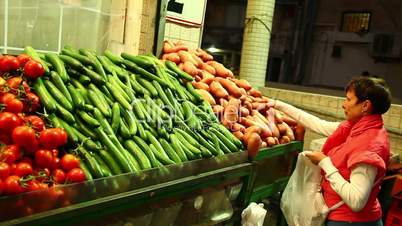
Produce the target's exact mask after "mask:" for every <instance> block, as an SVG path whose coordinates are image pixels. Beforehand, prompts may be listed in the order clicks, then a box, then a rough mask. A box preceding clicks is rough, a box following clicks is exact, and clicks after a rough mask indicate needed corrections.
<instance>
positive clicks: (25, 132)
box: [11, 126, 36, 148]
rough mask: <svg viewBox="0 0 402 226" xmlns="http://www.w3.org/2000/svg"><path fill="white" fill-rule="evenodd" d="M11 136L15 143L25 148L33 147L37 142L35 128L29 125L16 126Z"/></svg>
mask: <svg viewBox="0 0 402 226" xmlns="http://www.w3.org/2000/svg"><path fill="white" fill-rule="evenodd" d="M11 138H12V139H13V142H14V143H15V144H17V145H20V146H21V147H24V148H29V147H32V146H33V145H35V142H36V136H35V130H34V129H32V128H30V127H28V126H18V127H16V128H15V129H14V130H13V132H12V134H11Z"/></svg>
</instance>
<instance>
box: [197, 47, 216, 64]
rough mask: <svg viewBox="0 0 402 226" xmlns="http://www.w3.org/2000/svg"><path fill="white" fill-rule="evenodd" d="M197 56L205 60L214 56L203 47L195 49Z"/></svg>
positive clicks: (209, 59)
mask: <svg viewBox="0 0 402 226" xmlns="http://www.w3.org/2000/svg"><path fill="white" fill-rule="evenodd" d="M195 52H196V54H197V56H199V57H201V58H202V59H203V60H204V61H205V62H206V61H211V60H214V57H213V56H212V55H210V54H208V53H207V52H205V51H204V50H203V49H200V48H197V49H196V50H195Z"/></svg>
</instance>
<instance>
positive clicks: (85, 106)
mask: <svg viewBox="0 0 402 226" xmlns="http://www.w3.org/2000/svg"><path fill="white" fill-rule="evenodd" d="M26 53H27V54H29V55H35V56H36V58H37V56H39V57H40V61H41V63H42V64H44V65H45V66H46V68H47V70H46V76H44V77H41V78H39V79H37V80H36V81H35V83H34V90H35V92H36V93H37V95H38V96H39V97H40V100H41V103H42V105H43V107H44V110H43V111H44V112H43V113H44V115H47V118H48V119H49V121H50V122H51V123H52V124H53V125H54V126H56V127H61V128H64V129H65V130H66V132H67V133H68V138H69V145H70V148H71V149H74V151H75V153H77V154H78V155H79V156H80V158H81V160H82V161H81V167H82V169H83V170H84V171H85V173H86V176H87V178H88V179H95V178H100V177H107V176H111V175H117V174H121V173H127V172H138V171H141V170H146V169H150V168H154V167H161V166H163V165H169V164H179V163H182V162H185V161H190V160H194V159H200V158H210V157H213V156H219V155H224V154H226V153H231V152H237V151H241V150H242V149H243V145H242V142H240V140H238V139H237V138H236V137H235V136H233V135H232V133H231V132H230V131H228V130H227V129H226V128H225V127H224V126H222V125H220V124H219V121H218V119H217V118H216V116H215V114H214V113H213V111H212V109H211V107H210V105H209V104H208V103H207V102H205V101H204V100H203V99H202V98H201V97H200V96H199V94H198V93H197V92H195V90H194V87H193V86H192V84H191V81H192V80H193V78H192V77H191V76H190V75H188V74H187V73H185V72H183V71H181V70H180V69H179V68H178V67H177V66H176V64H174V63H172V62H169V61H166V62H165V63H163V62H161V61H159V60H158V59H157V58H156V57H154V56H149V55H138V56H134V55H131V54H129V53H122V54H121V56H118V55H115V54H113V53H112V52H111V51H109V50H106V51H105V52H104V53H103V55H99V54H97V53H96V52H95V51H93V50H90V49H79V50H77V49H74V48H72V47H71V46H65V47H64V48H63V50H62V51H61V52H60V54H56V53H46V54H44V55H40V54H38V53H36V52H35V50H34V49H33V48H32V47H26Z"/></svg>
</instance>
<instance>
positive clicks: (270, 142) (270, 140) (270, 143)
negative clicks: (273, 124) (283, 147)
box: [265, 137, 276, 147]
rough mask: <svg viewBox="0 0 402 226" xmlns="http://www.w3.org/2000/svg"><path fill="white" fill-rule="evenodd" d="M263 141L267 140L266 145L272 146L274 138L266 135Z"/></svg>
mask: <svg viewBox="0 0 402 226" xmlns="http://www.w3.org/2000/svg"><path fill="white" fill-rule="evenodd" d="M265 141H266V142H267V144H268V147H272V146H274V145H275V144H276V143H275V139H274V138H273V137H267V138H266V139H265Z"/></svg>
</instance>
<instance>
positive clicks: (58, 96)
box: [44, 80, 73, 111]
mask: <svg viewBox="0 0 402 226" xmlns="http://www.w3.org/2000/svg"><path fill="white" fill-rule="evenodd" d="M44 83H45V86H46V89H47V90H48V91H49V93H50V94H51V95H52V96H53V98H54V99H55V100H57V101H58V103H60V105H61V106H62V107H64V108H65V109H67V110H68V111H72V110H73V104H71V102H70V101H69V100H68V99H67V98H66V97H65V95H64V94H63V93H62V92H61V91H60V90H59V89H58V88H57V87H56V86H55V85H54V84H53V83H52V82H51V81H50V80H45V82H44Z"/></svg>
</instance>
